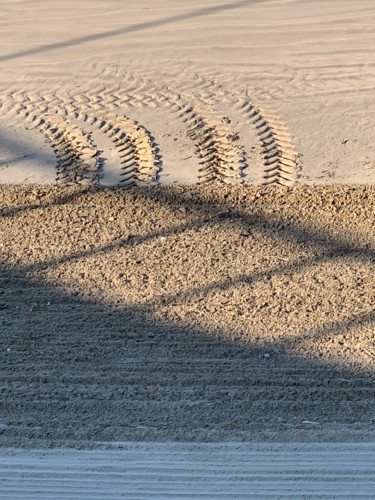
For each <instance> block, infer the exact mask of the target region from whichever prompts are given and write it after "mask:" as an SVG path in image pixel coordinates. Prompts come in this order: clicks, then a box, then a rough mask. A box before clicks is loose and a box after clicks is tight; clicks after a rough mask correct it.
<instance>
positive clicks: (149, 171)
mask: <svg viewBox="0 0 375 500" xmlns="http://www.w3.org/2000/svg"><path fill="white" fill-rule="evenodd" d="M374 22H375V8H374V2H373V0H356V1H352V0H350V1H348V0H342V1H337V0H324V1H323V0H321V1H316V0H314V1H312V0H268V1H265V0H238V1H234V0H233V1H231V2H229V1H228V0H227V1H225V0H222V1H221V2H218V1H217V0H206V1H205V2H204V6H202V2H201V1H198V0H179V1H178V2H176V1H174V0H154V1H152V2H150V1H146V0H128V1H127V2H118V0H107V1H105V2H103V1H96V0H93V1H91V2H87V1H83V0H54V1H53V2H46V1H45V0H34V1H32V2H29V1H26V0H14V1H12V2H8V1H5V0H0V63H1V66H2V72H1V75H0V134H1V148H0V182H2V183H4V182H6V183H12V182H31V183H40V182H54V181H55V180H56V179H57V181H58V182H59V183H68V184H70V183H77V182H78V183H84V184H97V183H100V184H103V185H113V184H114V185H116V184H119V183H120V184H122V185H125V184H133V183H136V184H144V183H146V184H152V183H155V182H160V183H162V184H174V183H181V182H183V183H195V182H197V181H199V182H210V181H212V180H215V179H217V180H220V181H222V182H227V183H245V184H254V183H256V184H283V185H289V186H290V185H293V184H295V183H296V182H297V183H302V184H316V183H322V184H327V183H365V184H366V183H374V181H375V145H374V140H373V126H372V124H373V122H374V112H375V58H374V54H375V48H374V47H375V46H374ZM56 166H57V169H56Z"/></svg>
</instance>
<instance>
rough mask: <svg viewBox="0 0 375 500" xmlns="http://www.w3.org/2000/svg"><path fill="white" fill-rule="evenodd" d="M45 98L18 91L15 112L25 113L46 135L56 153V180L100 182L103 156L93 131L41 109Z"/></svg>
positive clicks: (13, 109) (22, 114) (70, 182)
mask: <svg viewBox="0 0 375 500" xmlns="http://www.w3.org/2000/svg"><path fill="white" fill-rule="evenodd" d="M41 102H43V99H39V98H36V96H35V95H32V96H30V95H27V94H23V95H21V94H18V93H17V101H16V102H13V103H11V105H10V109H11V112H12V113H13V114H14V115H17V116H21V117H22V118H23V119H24V120H25V121H26V122H27V123H28V125H29V126H31V127H32V128H35V129H38V130H39V131H40V132H41V133H43V135H44V136H45V137H46V139H47V140H48V142H50V143H51V147H52V149H53V151H54V153H55V156H56V160H57V165H56V182H57V183H63V184H97V183H99V179H100V167H101V163H100V158H99V152H98V150H97V148H96V147H95V144H94V143H93V141H92V140H91V138H90V136H89V134H87V133H86V132H85V131H83V130H81V129H80V128H79V127H77V126H72V125H71V124H70V123H68V122H67V121H66V120H64V119H63V118H62V117H59V116H57V115H51V114H48V113H46V108H45V106H44V107H42V110H40V106H38V104H40V103H41Z"/></svg>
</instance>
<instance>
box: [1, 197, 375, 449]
mask: <svg viewBox="0 0 375 500" xmlns="http://www.w3.org/2000/svg"><path fill="white" fill-rule="evenodd" d="M114 191H116V190H113V191H110V190H107V192H114ZM133 193H135V191H133ZM155 193H157V190H140V191H137V196H140V199H144V200H145V201H146V199H147V198H149V200H151V201H152V202H155V203H156V200H157V199H158V200H159V201H160V193H159V194H158V195H156V194H155ZM89 194H90V195H91V194H92V193H88V192H87V191H85V192H82V191H79V192H75V193H74V192H70V194H69V196H70V197H71V198H66V197H65V198H64V201H62V203H65V202H67V201H69V200H72V201H76V199H77V198H80V199H81V201H82V200H83V201H84V200H85V197H86V196H89ZM74 197H76V198H74ZM161 198H162V204H167V205H168V204H169V206H170V207H172V206H179V207H180V208H181V207H183V208H185V209H187V210H189V209H192V208H194V207H195V208H196V207H197V205H198V206H199V205H200V206H204V207H205V210H206V214H207V213H210V212H211V216H212V217H211V218H209V217H208V216H207V215H206V216H204V217H203V218H202V217H197V220H196V221H194V222H193V223H192V224H193V225H194V224H195V227H202V228H204V227H208V225H211V226H212V225H215V224H217V223H218V222H220V221H221V222H222V221H223V220H225V218H227V217H233V220H234V221H235V223H236V224H238V225H240V224H241V225H243V227H247V226H248V225H250V226H253V225H254V221H257V223H261V224H262V228H263V229H265V230H268V231H269V235H270V236H272V238H273V239H274V240H276V239H277V238H286V237H291V238H292V239H294V240H295V241H297V240H298V241H301V240H303V239H305V240H306V239H307V240H308V241H310V242H311V241H312V242H315V241H316V240H318V244H317V248H320V249H321V250H322V247H323V252H322V254H321V255H318V256H315V257H314V258H312V259H311V258H310V259H309V258H307V259H302V261H300V262H293V263H287V264H282V265H280V266H278V267H275V268H273V269H270V270H268V271H267V273H268V274H271V275H272V274H276V273H278V272H285V271H288V270H295V269H296V266H297V267H298V268H299V269H300V268H303V267H304V266H305V267H308V266H310V265H312V264H316V263H318V262H322V261H323V260H324V259H334V258H338V257H340V258H345V256H346V255H347V253H349V254H350V255H352V256H353V255H354V257H355V258H357V259H359V260H363V261H366V262H367V261H369V260H370V261H371V260H372V261H373V260H374V253H373V250H371V249H366V248H365V247H364V246H362V247H361V246H360V245H354V244H350V243H349V242H345V241H344V240H342V239H340V238H336V237H332V236H331V237H330V236H329V235H328V234H325V233H324V232H323V231H321V232H320V233H319V232H317V231H309V230H307V229H304V228H301V227H298V225H297V224H296V223H295V222H292V223H290V224H289V225H288V226H286V227H285V229H284V230H283V231H282V232H280V233H279V234H278V235H277V236H275V232H274V227H275V224H277V223H278V222H279V220H278V218H277V217H276V218H274V219H273V220H272V221H271V220H269V219H267V217H266V216H264V215H263V216H262V215H259V214H258V215H256V217H255V219H254V216H248V215H246V214H245V212H242V211H240V210H234V209H233V207H231V206H230V205H228V204H227V205H226V204H225V203H222V202H221V204H220V199H221V198H219V197H218V198H217V199H213V201H212V206H211V207H209V206H207V200H205V199H202V198H200V197H199V196H198V197H196V198H195V200H192V199H191V197H190V196H189V195H186V196H185V195H184V194H182V195H181V193H178V192H177V191H174V190H169V191H168V190H167V191H165V195H164V197H163V196H162V197H161ZM52 203H54V204H55V205H57V206H58V203H59V201H58V197H57V198H56V197H55V198H54V199H53V200H52ZM44 206H47V203H45V204H44ZM31 209H32V210H34V207H31ZM23 210H25V207H23ZM228 210H229V212H228ZM15 213H16V212H13V213H12V214H11V216H12V217H14V216H15ZM284 222H285V221H284ZM187 227H189V225H187V224H180V225H179V226H178V228H177V229H178V231H180V232H183V231H186V230H187V229H186V228H187ZM163 234H165V233H163V231H154V232H152V233H151V235H146V236H143V237H140V236H136V238H135V241H131V240H132V238H131V239H130V241H128V240H125V241H124V242H123V243H122V244H124V243H125V244H128V245H138V244H139V243H140V240H137V238H155V237H157V236H160V235H163ZM142 241H144V240H142ZM320 245H321V246H320ZM107 247H108V248H109V246H108V245H107ZM107 247H106V246H104V247H100V249H101V250H100V251H101V252H103V251H108V248H107ZM116 248H117V247H116V246H114V247H112V250H115V249H116ZM96 251H97V250H96V249H94V250H91V251H90V252H85V253H84V254H82V255H81V256H79V257H78V255H73V256H67V259H68V260H67V261H66V262H70V261H71V260H74V259H77V258H87V257H89V256H90V255H95V252H96ZM69 259H70V260H69ZM319 259H320V260H319ZM55 264H56V262H55V261H53V260H52V261H47V262H46V263H40V264H38V265H36V266H34V267H32V266H30V267H24V268H10V267H9V266H7V267H4V266H3V270H2V273H1V279H0V308H1V317H0V328H1V330H0V331H1V339H2V345H3V347H4V348H3V349H2V350H1V351H0V362H1V364H0V366H1V391H2V394H1V395H2V398H1V408H0V423H1V426H0V433H1V435H0V443H1V444H2V445H3V446H9V445H18V446H28V445H32V444H35V442H37V443H39V444H42V445H45V444H46V443H49V444H52V445H53V444H59V443H60V444H61V443H62V442H64V443H69V444H71V445H74V446H80V445H81V446H92V445H93V442H95V441H114V440H118V441H124V440H129V439H131V440H143V439H147V440H185V441H189V440H198V441H199V440H200V441H213V440H223V439H224V440H227V439H234V440H238V439H239V440H241V439H247V440H249V439H251V440H254V439H255V440H261V439H272V440H296V439H298V440H317V439H326V440H327V439H328V440H330V439H332V440H338V441H339V440H348V439H360V440H362V439H368V438H369V436H371V438H373V437H374V436H375V429H374V423H375V422H374V414H373V397H374V389H373V387H374V385H373V383H374V374H373V372H365V371H358V370H356V369H355V368H354V367H352V368H350V367H347V368H346V367H342V366H341V367H337V366H334V365H332V364H331V363H330V362H328V361H326V360H324V358H321V359H313V358H311V359H310V358H308V357H306V356H305V355H298V354H297V353H296V350H295V347H296V344H298V343H300V342H303V341H306V340H309V339H318V340H319V339H325V338H326V337H327V336H328V337H329V336H332V335H336V334H338V333H340V334H342V332H350V331H351V330H352V329H357V328H358V327H360V328H361V327H369V326H370V327H371V325H373V323H374V319H375V318H374V314H375V313H374V311H370V312H362V313H358V314H355V315H352V316H351V317H350V318H347V319H345V320H340V321H328V322H326V324H325V325H324V326H322V327H317V328H315V329H311V330H306V328H304V326H303V325H301V331H300V334H299V335H298V336H295V337H293V339H291V338H282V339H279V340H277V339H275V340H274V341H272V342H270V341H269V340H262V339H259V338H258V339H256V338H255V337H254V338H253V339H252V340H251V341H250V342H247V343H244V342H241V341H240V340H239V339H232V340H228V336H227V331H226V330H225V329H221V330H220V331H215V332H214V333H213V332H211V331H209V330H208V329H207V330H206V329H204V328H198V327H192V326H191V325H186V324H183V322H180V324H174V323H171V322H170V321H169V320H165V321H162V320H161V319H158V318H156V317H155V316H154V314H153V311H154V310H155V307H157V306H159V305H161V303H160V299H158V300H156V301H154V302H152V300H149V301H148V302H147V303H146V306H145V307H141V306H140V305H128V306H121V307H119V308H116V309H110V308H108V307H104V306H100V305H98V304H93V303H89V302H88V301H86V300H83V299H79V298H77V297H72V296H71V295H69V294H66V293H63V292H58V291H57V290H55V289H53V288H50V287H48V286H46V285H44V284H40V283H37V282H35V281H33V280H32V279H28V278H27V277H26V273H28V272H34V273H36V274H37V275H38V273H39V271H40V270H43V269H45V268H46V267H45V266H47V267H48V266H53V265H55ZM38 266H39V267H38ZM262 276H263V273H262V272H260V273H252V274H249V275H248V276H245V277H241V278H240V279H247V280H248V279H250V280H255V279H261V277H262ZM34 280H35V278H34ZM234 282H235V280H227V281H226V280H222V281H218V282H217V283H214V284H211V285H209V287H211V286H215V287H224V288H226V287H228V286H232V285H233V283H234ZM209 287H208V288H207V287H206V288H205V287H197V288H196V289H193V290H186V291H184V292H183V293H182V294H180V295H178V294H173V293H172V294H169V295H163V296H162V297H161V298H162V299H163V300H164V299H165V300H167V301H168V300H170V301H171V300H176V297H177V298H178V299H180V300H186V299H187V298H188V297H189V294H195V295H196V294H198V293H203V294H207V293H209ZM163 304H164V305H165V302H163ZM270 353H271V354H270Z"/></svg>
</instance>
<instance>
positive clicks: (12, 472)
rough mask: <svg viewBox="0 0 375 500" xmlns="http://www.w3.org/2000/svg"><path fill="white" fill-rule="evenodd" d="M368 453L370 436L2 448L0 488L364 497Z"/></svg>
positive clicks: (369, 472)
mask: <svg viewBox="0 0 375 500" xmlns="http://www.w3.org/2000/svg"><path fill="white" fill-rule="evenodd" d="M374 453H375V448H374V445H373V444H358V443H357V444H352V445H348V444H347V445H327V444H326V443H325V444H324V445H323V444H320V445H306V444H299V445H296V444H295V443H293V444H282V445H269V444H265V445H261V444H248V443H246V444H238V443H216V444H203V445H202V444H190V445H186V444H184V445H181V444H176V443H171V444H154V443H153V444H150V443H126V444H125V443H118V444H117V446H116V447H114V448H113V449H106V450H104V451H101V450H94V451H87V450H85V451H78V450H43V451H41V450H37V451H36V450H31V451H26V452H25V451H23V450H22V451H20V450H17V451H15V450H3V451H2V453H0V479H1V481H0V493H1V498H2V499H4V500H14V499H15V498H27V499H29V500H34V499H35V500H44V499H51V498H59V499H60V498H61V499H64V500H67V499H71V500H81V499H90V500H92V499H103V498H105V499H108V500H109V499H112V500H114V499H118V498H131V499H137V500H151V499H152V500H164V499H165V498H174V499H178V500H190V499H191V498H194V499H199V500H219V499H220V500H221V499H234V498H235V499H238V500H239V499H241V500H245V499H249V498H251V499H253V498H254V499H264V498H278V499H293V500H297V499H298V500H300V499H301V498H309V499H311V498H317V499H318V498H340V499H348V500H349V499H351V498H356V499H363V500H364V499H370V498H372V497H373V494H372V493H373V491H374V487H375V477H374V468H373V457H374ZM1 470H3V471H4V474H3V476H2V475H1ZM156 478H157V480H156ZM239 478H241V480H239Z"/></svg>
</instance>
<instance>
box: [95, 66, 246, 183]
mask: <svg viewBox="0 0 375 500" xmlns="http://www.w3.org/2000/svg"><path fill="white" fill-rule="evenodd" d="M106 76H110V73H108V72H107V74H106ZM121 82H122V91H123V92H126V95H123V96H119V95H118V94H117V93H116V91H117V88H115V89H105V88H104V89H103V87H102V86H100V87H97V88H95V89H92V88H91V89H90V92H93V91H94V92H95V93H97V94H99V93H100V92H104V94H103V97H102V98H101V99H100V104H99V105H100V106H101V105H102V103H103V102H104V101H107V102H108V101H110V102H111V104H112V105H113V106H119V107H125V106H129V105H130V106H132V105H133V106H134V105H139V103H142V104H143V105H146V106H149V107H155V108H158V107H160V106H163V107H164V106H166V107H167V108H169V109H170V110H171V111H172V112H175V113H176V114H177V115H178V117H179V118H181V119H182V120H183V121H184V123H185V125H186V126H187V127H188V130H187V136H188V137H189V138H190V139H191V140H193V141H194V142H195V144H196V154H197V156H198V158H199V159H200V165H201V169H200V177H199V180H200V182H209V181H213V180H219V181H222V182H225V183H233V182H236V181H237V182H238V181H241V178H242V171H243V169H244V168H246V166H247V159H246V154H245V151H244V148H243V147H242V146H241V145H240V144H239V143H238V139H239V138H238V134H237V133H236V131H233V130H231V129H230V128H229V127H228V126H227V124H226V123H225V121H223V117H221V116H218V115H217V113H215V111H214V110H213V109H211V106H210V105H209V104H207V103H205V102H203V101H200V102H198V105H197V106H194V104H195V103H194V104H193V103H192V101H191V100H188V99H186V98H185V97H183V96H182V95H181V94H180V93H179V92H177V91H175V90H171V89H170V87H167V88H166V89H165V85H158V84H157V83H156V82H155V81H151V80H145V79H143V78H142V77H139V76H135V75H133V74H132V73H129V72H125V73H124V74H121ZM198 108H199V111H198Z"/></svg>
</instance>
